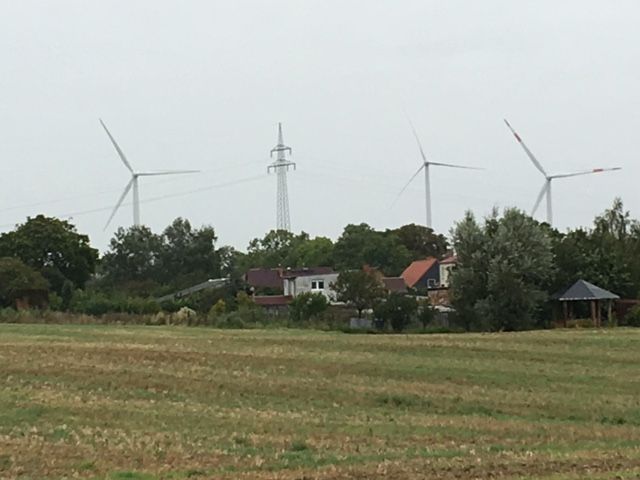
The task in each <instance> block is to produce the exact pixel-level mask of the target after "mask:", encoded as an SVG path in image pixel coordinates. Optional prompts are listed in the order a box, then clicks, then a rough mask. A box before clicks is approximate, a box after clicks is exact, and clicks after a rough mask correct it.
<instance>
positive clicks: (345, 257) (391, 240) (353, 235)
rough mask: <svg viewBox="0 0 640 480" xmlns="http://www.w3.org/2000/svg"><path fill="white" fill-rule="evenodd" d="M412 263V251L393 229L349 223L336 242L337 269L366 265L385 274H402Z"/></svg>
mask: <svg viewBox="0 0 640 480" xmlns="http://www.w3.org/2000/svg"><path fill="white" fill-rule="evenodd" d="M410 262H411V254H410V253H409V251H408V250H407V248H406V247H405V246H404V245H402V243H401V242H400V239H399V238H398V236H397V235H396V234H395V233H393V232H387V233H385V232H378V231H376V230H374V229H373V228H371V227H370V226H369V225H367V224H366V223H361V224H360V225H347V226H346V227H345V229H344V231H343V232H342V235H341V236H340V238H339V239H338V240H337V241H336V243H335V245H334V263H335V266H336V268H337V269H338V270H350V269H361V268H362V267H363V266H364V265H369V266H371V267H373V268H376V269H378V270H381V271H382V272H384V274H385V275H390V276H395V275H399V274H400V273H401V272H402V271H403V270H404V269H405V268H406V267H407V265H409V263H410Z"/></svg>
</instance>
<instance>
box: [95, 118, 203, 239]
mask: <svg viewBox="0 0 640 480" xmlns="http://www.w3.org/2000/svg"><path fill="white" fill-rule="evenodd" d="M100 124H101V125H102V128H104V131H105V132H107V135H108V136H109V139H110V140H111V143H113V146H114V147H115V149H116V151H117V152H118V155H119V156H120V159H121V160H122V163H124V166H125V167H127V170H129V172H131V180H129V183H127V186H126V187H124V192H122V195H120V198H119V199H118V203H116V206H115V207H114V209H113V211H112V212H111V216H110V217H109V220H107V223H106V224H105V226H104V228H105V230H106V228H107V227H108V226H109V223H111V220H112V219H113V217H114V215H115V214H116V212H117V211H118V209H119V208H120V205H122V202H123V201H124V198H125V197H126V196H127V193H129V190H131V187H133V224H134V225H135V226H138V225H140V196H139V189H138V178H139V177H152V176H157V175H182V174H185V173H197V172H198V171H199V170H161V171H155V172H136V171H135V170H134V169H133V168H132V167H131V164H130V163H129V161H128V160H127V157H125V155H124V152H123V151H122V150H121V149H120V146H119V145H118V144H117V142H116V141H115V139H114V138H113V135H111V132H109V129H108V128H107V126H106V125H105V124H104V122H103V121H102V119H100Z"/></svg>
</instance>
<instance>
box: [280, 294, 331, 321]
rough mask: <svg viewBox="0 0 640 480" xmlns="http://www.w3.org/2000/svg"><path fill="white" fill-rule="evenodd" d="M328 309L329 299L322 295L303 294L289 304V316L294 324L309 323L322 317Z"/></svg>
mask: <svg viewBox="0 0 640 480" xmlns="http://www.w3.org/2000/svg"><path fill="white" fill-rule="evenodd" d="M327 308H329V302H328V301H327V297H325V296H324V295H322V294H321V293H312V292H303V293H301V294H300V295H297V296H296V297H295V298H294V299H293V300H292V301H291V303H290V304H289V315H290V317H291V320H293V321H294V322H307V321H309V320H310V319H312V318H317V317H319V316H321V315H322V314H323V313H324V312H326V311H327Z"/></svg>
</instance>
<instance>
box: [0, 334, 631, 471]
mask: <svg viewBox="0 0 640 480" xmlns="http://www.w3.org/2000/svg"><path fill="white" fill-rule="evenodd" d="M639 346H640V331H636V330H631V329H618V330H601V331H543V332H528V333H520V334H465V335H346V334H340V333H323V332H309V331H295V330H269V331H256V330H251V331H227V330H225V331H219V330H211V329H201V328H178V327H173V328H167V327H114V326H59V325H56V326H53V325H51V326H47V325H0V379H1V380H2V383H1V384H0V385H1V387H0V478H15V477H20V478H33V479H41V478H62V477H79V478H96V479H99V478H107V479H124V478H131V479H154V478H168V479H169V478H175V479H181V478H229V479H231V478H247V479H248V478H260V479H315V478H318V479H338V478H354V479H370V478H398V479H401V478H402V479H410V478H435V479H454V478H527V479H534V478H540V479H541V478H545V479H565V478H566V479H573V478H575V479H579V478H603V479H604V478H616V477H617V478H640V448H639V447H640V395H639V393H640V375H639V372H640V370H639V369H638V365H639V360H640V349H639V348H638V347H639Z"/></svg>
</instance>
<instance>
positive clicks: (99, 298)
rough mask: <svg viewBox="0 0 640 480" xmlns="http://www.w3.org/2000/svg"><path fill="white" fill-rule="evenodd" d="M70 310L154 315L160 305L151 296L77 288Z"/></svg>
mask: <svg viewBox="0 0 640 480" xmlns="http://www.w3.org/2000/svg"><path fill="white" fill-rule="evenodd" d="M69 310H70V311H71V312H74V313H86V314H88V315H96V316H100V315H105V314H107V313H130V314H136V315H152V314H155V313H158V312H159V311H160V305H159V304H158V302H156V301H155V300H152V299H149V298H140V297H125V296H120V295H117V294H115V295H113V296H108V295H107V294H105V293H103V292H96V291H93V290H76V291H75V292H74V294H73V296H72V297H71V301H70V302H69Z"/></svg>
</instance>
